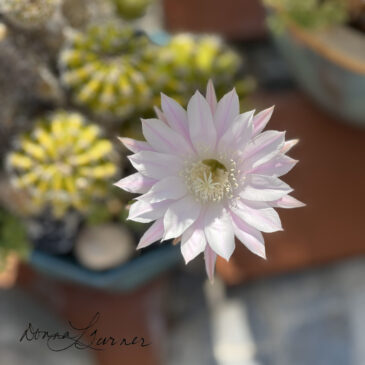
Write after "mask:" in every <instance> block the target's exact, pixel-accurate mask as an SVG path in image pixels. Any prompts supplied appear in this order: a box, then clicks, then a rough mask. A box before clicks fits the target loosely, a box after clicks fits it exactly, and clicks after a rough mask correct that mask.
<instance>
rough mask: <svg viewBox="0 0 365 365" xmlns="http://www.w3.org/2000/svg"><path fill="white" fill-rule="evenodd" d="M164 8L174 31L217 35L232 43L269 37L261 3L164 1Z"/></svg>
mask: <svg viewBox="0 0 365 365" xmlns="http://www.w3.org/2000/svg"><path fill="white" fill-rule="evenodd" d="M163 8H164V15H165V23H166V27H167V29H168V30H169V31H171V32H176V31H190V32H203V33H204V32H214V33H219V34H221V35H223V36H225V37H227V38H228V39H232V40H251V39H258V38H263V37H265V36H266V35H267V31H266V26H265V12H264V9H263V7H262V5H261V2H260V0H224V1H221V0H199V1H197V0H163Z"/></svg>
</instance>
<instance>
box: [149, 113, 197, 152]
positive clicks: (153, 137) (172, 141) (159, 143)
mask: <svg viewBox="0 0 365 365" xmlns="http://www.w3.org/2000/svg"><path fill="white" fill-rule="evenodd" d="M142 131H143V135H144V137H145V138H146V140H147V142H148V143H149V144H150V145H151V146H152V147H153V148H154V149H155V150H156V151H158V152H162V153H169V154H174V155H186V154H190V153H192V152H193V151H192V150H191V148H190V147H189V145H188V143H187V142H186V141H185V139H184V138H183V137H181V135H180V134H178V133H176V132H175V131H173V130H172V129H171V128H170V127H169V126H168V125H166V124H165V123H164V122H162V121H161V120H159V119H142Z"/></svg>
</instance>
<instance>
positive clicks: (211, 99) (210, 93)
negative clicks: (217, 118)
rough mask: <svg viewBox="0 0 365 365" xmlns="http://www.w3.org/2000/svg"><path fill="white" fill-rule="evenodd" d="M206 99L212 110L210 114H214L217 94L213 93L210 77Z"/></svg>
mask: <svg viewBox="0 0 365 365" xmlns="http://www.w3.org/2000/svg"><path fill="white" fill-rule="evenodd" d="M206 99H207V102H208V104H209V106H210V110H211V111H212V115H214V113H215V110H216V108H217V96H216V94H215V90H214V85H213V81H212V80H211V79H210V80H209V81H208V85H207V93H206Z"/></svg>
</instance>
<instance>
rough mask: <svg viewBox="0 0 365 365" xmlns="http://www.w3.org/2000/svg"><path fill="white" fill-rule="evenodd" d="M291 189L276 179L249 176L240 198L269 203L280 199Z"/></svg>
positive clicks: (263, 176) (265, 176)
mask: <svg viewBox="0 0 365 365" xmlns="http://www.w3.org/2000/svg"><path fill="white" fill-rule="evenodd" d="M292 191H293V189H292V188H291V187H290V186H289V185H288V184H286V183H285V182H284V181H281V180H280V179H278V178H277V177H274V176H267V175H255V174H250V175H247V176H246V180H245V186H244V188H243V190H242V191H241V192H240V194H239V195H240V197H241V198H243V199H247V200H255V201H271V200H277V199H280V198H282V197H283V196H284V195H287V194H289V193H290V192H292Z"/></svg>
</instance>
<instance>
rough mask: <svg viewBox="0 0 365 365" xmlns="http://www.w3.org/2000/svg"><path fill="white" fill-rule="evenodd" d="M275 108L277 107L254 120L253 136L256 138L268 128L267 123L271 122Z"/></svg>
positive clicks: (266, 110) (258, 115)
mask: <svg viewBox="0 0 365 365" xmlns="http://www.w3.org/2000/svg"><path fill="white" fill-rule="evenodd" d="M274 108H275V106H272V107H271V108H268V109H265V110H263V111H262V112H260V113H258V114H257V115H256V116H255V117H254V119H253V135H254V136H256V135H258V134H259V133H261V132H262V130H263V129H264V128H265V127H266V125H267V123H268V122H269V120H270V118H271V116H272V113H273V111H274Z"/></svg>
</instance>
